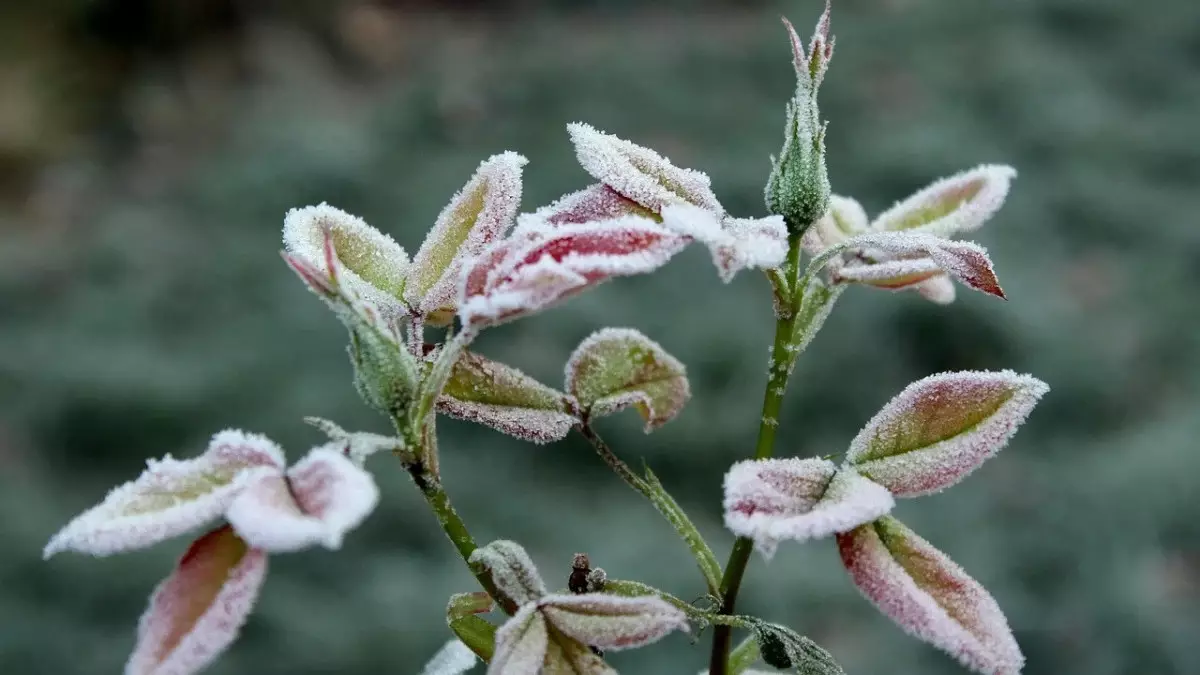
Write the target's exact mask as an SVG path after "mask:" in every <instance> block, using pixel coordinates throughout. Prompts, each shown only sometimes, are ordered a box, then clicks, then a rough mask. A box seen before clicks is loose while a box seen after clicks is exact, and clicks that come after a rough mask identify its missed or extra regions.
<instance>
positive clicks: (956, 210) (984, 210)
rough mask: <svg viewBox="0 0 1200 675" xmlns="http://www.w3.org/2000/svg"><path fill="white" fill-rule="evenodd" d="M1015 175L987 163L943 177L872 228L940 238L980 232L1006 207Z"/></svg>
mask: <svg viewBox="0 0 1200 675" xmlns="http://www.w3.org/2000/svg"><path fill="white" fill-rule="evenodd" d="M1016 175H1017V171H1016V169H1013V168H1012V167H1011V166H1002V165H995V164H985V165H983V166H979V167H976V168H974V169H971V170H969V171H963V172H962V173H958V174H955V175H953V176H950V177H948V178H942V179H940V180H938V181H936V182H934V183H932V184H931V185H929V186H928V187H925V188H923V189H921V190H920V191H918V192H916V193H915V194H913V195H912V196H910V197H908V198H907V199H904V200H903V201H900V202H898V203H897V204H896V205H895V206H893V207H892V208H890V209H888V210H887V211H884V212H883V213H882V214H880V215H879V217H878V218H876V219H875V221H874V222H873V223H871V229H872V230H874V231H876V232H892V231H908V232H920V233H923V234H931V235H935V236H939V237H950V236H953V235H955V234H959V233H961V232H971V231H973V230H977V229H979V228H980V227H982V226H983V224H984V223H986V222H987V221H988V219H990V218H991V217H992V216H993V215H995V213H996V212H997V211H999V210H1000V207H1001V206H1003V205H1004V199H1005V197H1007V196H1008V190H1009V186H1010V185H1011V184H1012V180H1013V178H1015V177H1016Z"/></svg>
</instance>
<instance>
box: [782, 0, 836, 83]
mask: <svg viewBox="0 0 1200 675" xmlns="http://www.w3.org/2000/svg"><path fill="white" fill-rule="evenodd" d="M830 5H831V3H830V1H829V0H825V11H824V12H822V13H821V17H820V18H819V19H817V26H816V28H815V29H813V36H812V40H810V41H809V43H808V48H807V49H805V47H804V43H803V42H802V41H801V40H800V36H799V35H797V34H796V29H795V28H793V27H792V24H791V22H790V21H788V20H787V19H784V20H783V25H784V26H786V27H787V31H788V38H789V39H790V40H791V42H792V63H793V65H794V66H795V69H796V74H797V75H799V76H801V77H802V78H807V83H808V86H809V87H811V88H814V89H815V88H817V87H819V86H821V80H822V79H824V77H825V71H826V70H827V69H828V68H829V60H830V59H832V58H833V44H834V39H833V36H831V35H830V34H829V26H830V21H829V19H830V14H831V7H830Z"/></svg>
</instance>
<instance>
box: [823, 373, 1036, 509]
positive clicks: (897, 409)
mask: <svg viewBox="0 0 1200 675" xmlns="http://www.w3.org/2000/svg"><path fill="white" fill-rule="evenodd" d="M1047 391H1049V387H1048V386H1047V385H1046V383H1045V382H1042V381H1041V380H1038V379H1037V378H1035V377H1032V376H1030V375H1018V374H1017V373H1015V372H1013V371H1011V370H1004V371H1000V372H979V371H964V372H957V373H942V374H940V375H934V376H932V377H927V378H924V379H922V380H918V381H917V382H914V383H912V384H910V385H909V386H908V387H906V388H905V389H904V391H902V392H900V394H899V395H897V396H896V397H895V398H893V399H892V400H891V401H889V402H888V404H887V405H885V406H884V407H883V409H882V410H880V411H879V412H878V413H877V414H876V415H875V416H874V417H872V418H871V420H870V421H869V422H867V424H866V426H865V427H863V429H862V431H860V432H859V433H858V435H857V436H856V437H855V438H854V440H853V441H852V442H851V443H850V449H849V451H848V452H847V453H846V464H847V465H848V466H853V467H854V468H855V469H856V470H858V471H859V472H860V473H862V474H863V475H865V476H867V477H869V478H870V479H871V480H874V481H875V482H877V483H880V484H881V485H883V486H884V487H886V488H887V489H888V490H890V491H891V492H892V493H893V494H894V495H896V496H897V497H917V496H920V495H925V494H930V493H933V492H938V491H940V490H944V489H946V488H947V487H950V486H951V485H954V484H955V483H957V482H959V481H961V480H962V479H963V478H965V477H966V476H967V475H969V474H970V473H971V472H973V471H974V470H975V469H977V468H979V466H980V465H982V464H983V463H984V462H985V461H987V459H988V458H990V457H992V456H993V455H995V454H996V453H997V452H999V451H1000V450H1001V449H1002V448H1003V447H1004V446H1005V444H1007V443H1008V441H1009V439H1010V438H1012V436H1013V434H1015V433H1016V432H1017V428H1018V427H1019V426H1020V425H1021V423H1022V422H1024V421H1025V418H1026V417H1028V416H1029V413H1030V412H1031V411H1032V410H1033V408H1034V406H1035V405H1037V402H1038V400H1039V399H1041V397H1042V396H1043V395H1045V393H1046V392H1047Z"/></svg>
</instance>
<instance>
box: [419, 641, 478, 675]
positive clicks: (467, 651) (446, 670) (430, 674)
mask: <svg viewBox="0 0 1200 675" xmlns="http://www.w3.org/2000/svg"><path fill="white" fill-rule="evenodd" d="M476 663H479V659H478V658H476V656H475V652H473V651H471V648H470V647H468V646H466V645H465V644H463V643H462V641H461V640H450V641H448V642H447V643H446V644H445V645H443V646H442V648H441V649H439V650H438V651H437V653H436V654H434V655H433V658H431V659H429V663H426V664H425V669H424V670H422V671H421V675H462V674H463V673H465V672H467V671H468V670H470V669H472V668H474V667H475V664H476Z"/></svg>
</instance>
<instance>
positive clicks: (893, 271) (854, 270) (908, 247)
mask: <svg viewBox="0 0 1200 675" xmlns="http://www.w3.org/2000/svg"><path fill="white" fill-rule="evenodd" d="M850 241H851V242H853V244H854V245H855V246H856V247H858V248H861V249H866V250H868V251H869V255H870V256H871V257H873V258H876V259H877V260H876V262H874V263H868V264H864V265H846V266H844V267H841V268H838V269H837V270H835V271H834V276H835V278H841V279H846V280H858V279H862V280H863V283H869V284H872V285H878V286H883V287H885V288H901V287H904V286H909V285H912V284H915V283H918V282H922V281H925V280H927V279H929V278H931V277H932V276H933V275H934V274H935V273H936V272H933V271H930V270H932V268H933V266H934V265H936V266H937V267H938V268H940V269H941V270H942V271H943V272H946V273H947V274H949V275H950V276H952V277H954V278H955V279H958V280H959V281H961V282H962V283H963V284H965V285H967V286H969V287H971V288H974V289H975V290H977V291H980V292H983V293H987V294H989V295H994V296H996V297H999V298H1003V297H1005V295H1004V290H1003V289H1001V288H1000V282H999V280H998V279H997V278H996V273H995V270H993V269H992V261H991V259H990V258H988V255H987V250H986V249H984V248H983V247H982V246H979V245H978V244H973V243H970V242H965V241H951V240H949V239H943V238H941V237H936V236H933V235H931V234H923V233H919V232H871V233H867V234H861V235H858V236H856V237H854V238H852V239H851V240H850ZM878 252H882V254H883V255H880V254H879V253H878ZM880 259H882V260H880ZM926 274H928V276H926ZM889 275H890V276H889ZM855 277H857V278H855Z"/></svg>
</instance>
